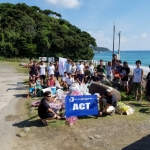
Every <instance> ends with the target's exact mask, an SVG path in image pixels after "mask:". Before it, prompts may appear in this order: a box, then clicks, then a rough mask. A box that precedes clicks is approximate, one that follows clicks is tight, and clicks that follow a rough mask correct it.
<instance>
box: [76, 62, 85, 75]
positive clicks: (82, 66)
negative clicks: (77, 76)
mask: <svg viewBox="0 0 150 150" xmlns="http://www.w3.org/2000/svg"><path fill="white" fill-rule="evenodd" d="M77 71H78V72H79V71H81V74H84V65H83V63H82V61H80V64H79V65H78V68H77Z"/></svg>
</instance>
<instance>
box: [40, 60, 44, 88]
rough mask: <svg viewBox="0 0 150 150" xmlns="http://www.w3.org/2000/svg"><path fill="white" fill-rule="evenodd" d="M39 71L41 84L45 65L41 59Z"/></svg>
mask: <svg viewBox="0 0 150 150" xmlns="http://www.w3.org/2000/svg"><path fill="white" fill-rule="evenodd" d="M39 73H40V78H41V79H42V85H43V83H44V82H45V78H46V65H45V64H44V61H41V65H39Z"/></svg>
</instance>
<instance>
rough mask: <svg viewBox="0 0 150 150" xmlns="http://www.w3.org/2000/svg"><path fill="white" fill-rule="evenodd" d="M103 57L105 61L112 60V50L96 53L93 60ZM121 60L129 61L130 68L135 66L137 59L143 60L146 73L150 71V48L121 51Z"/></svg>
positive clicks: (142, 65)
mask: <svg viewBox="0 0 150 150" xmlns="http://www.w3.org/2000/svg"><path fill="white" fill-rule="evenodd" d="M114 53H115V54H117V52H116V51H115V52H114ZM100 59H103V60H104V61H111V60H112V51H111V52H103V53H96V54H95V55H94V58H93V60H100ZM120 60H121V61H122V62H124V61H127V62H128V64H129V67H130V68H135V67H136V65H135V62H136V60H141V62H142V64H141V67H142V68H143V69H144V71H145V73H147V72H149V71H150V69H149V65H150V50H149V51H144V50H143V51H142V50H141V51H121V52H120Z"/></svg>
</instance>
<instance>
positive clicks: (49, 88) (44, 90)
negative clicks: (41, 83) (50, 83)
mask: <svg viewBox="0 0 150 150" xmlns="http://www.w3.org/2000/svg"><path fill="white" fill-rule="evenodd" d="M42 91H43V93H45V92H46V91H50V92H52V91H51V87H48V88H45V89H42Z"/></svg>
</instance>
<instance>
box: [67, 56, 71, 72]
mask: <svg viewBox="0 0 150 150" xmlns="http://www.w3.org/2000/svg"><path fill="white" fill-rule="evenodd" d="M71 68H72V64H71V60H70V59H68V63H67V66H66V71H67V73H68V74H70V73H71Z"/></svg>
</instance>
